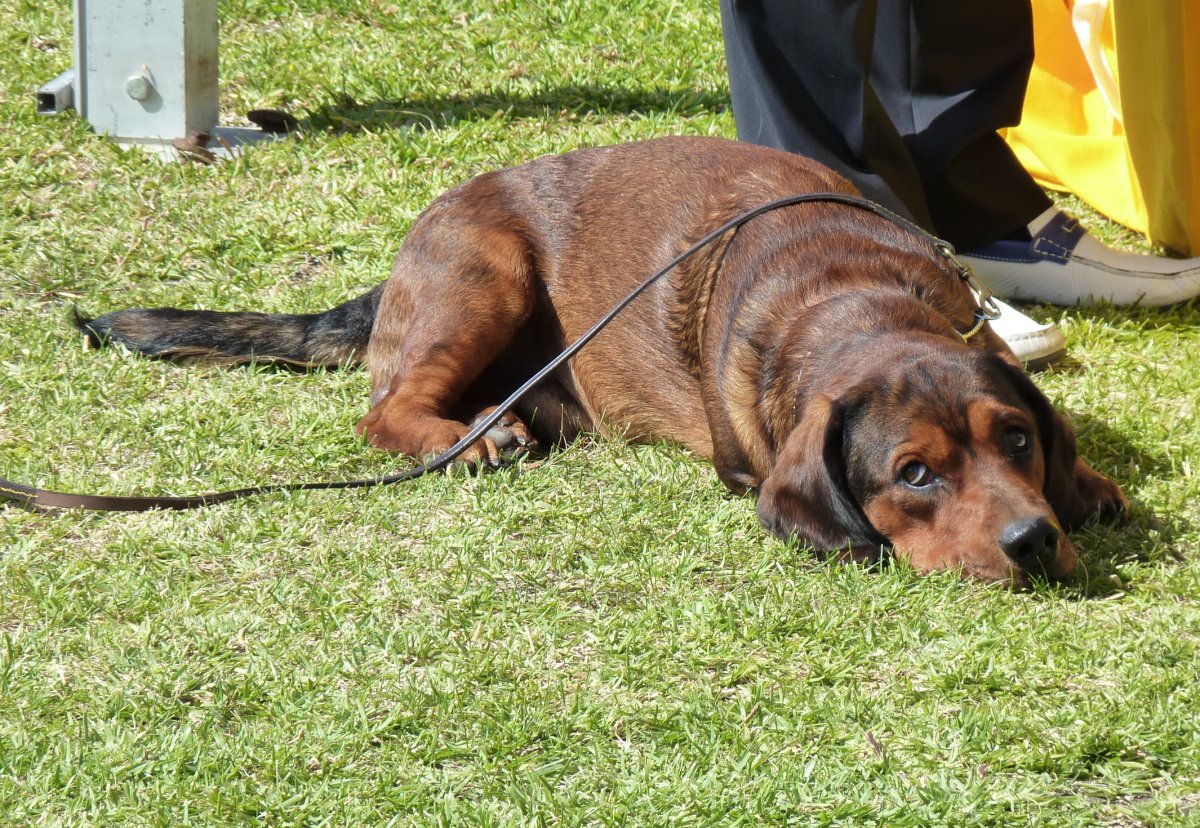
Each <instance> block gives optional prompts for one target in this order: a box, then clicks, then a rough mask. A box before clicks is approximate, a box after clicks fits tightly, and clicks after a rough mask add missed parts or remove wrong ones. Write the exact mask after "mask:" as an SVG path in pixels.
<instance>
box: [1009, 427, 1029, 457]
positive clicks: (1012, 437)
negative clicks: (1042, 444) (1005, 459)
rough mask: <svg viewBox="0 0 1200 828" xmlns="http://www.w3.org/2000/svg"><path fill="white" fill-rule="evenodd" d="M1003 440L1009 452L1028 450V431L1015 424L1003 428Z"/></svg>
mask: <svg viewBox="0 0 1200 828" xmlns="http://www.w3.org/2000/svg"><path fill="white" fill-rule="evenodd" d="M1004 442H1005V445H1006V446H1007V448H1008V453H1009V454H1024V453H1025V452H1027V451H1029V443H1030V440H1029V432H1028V431H1026V430H1025V429H1023V428H1016V427H1015V426H1014V427H1013V428H1008V429H1005V431H1004Z"/></svg>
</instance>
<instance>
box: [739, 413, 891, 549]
mask: <svg viewBox="0 0 1200 828" xmlns="http://www.w3.org/2000/svg"><path fill="white" fill-rule="evenodd" d="M845 414H846V405H845V404H844V403H843V402H841V401H837V400H833V399H830V398H829V397H827V396H822V397H820V398H819V399H817V400H816V401H815V402H814V403H812V404H811V405H809V406H808V407H807V410H806V411H805V413H804V416H803V418H802V419H801V420H800V422H799V424H798V425H797V426H796V427H795V429H793V430H792V433H791V434H790V435H789V436H788V438H787V440H786V442H785V443H784V445H783V450H782V451H781V452H780V453H779V456H778V458H777V459H776V461H775V466H774V467H773V468H772V469H771V473H770V474H768V475H767V479H766V480H764V481H763V484H762V487H761V489H760V491H759V496H758V516H759V519H760V520H762V522H763V525H764V526H766V527H767V529H769V530H770V531H771V533H772V534H773V535H775V536H776V537H779V538H784V539H786V538H788V537H791V536H793V535H794V536H796V537H797V538H799V539H800V540H802V541H806V542H807V543H808V544H809V545H810V546H812V547H813V548H814V549H817V550H820V551H824V552H828V551H833V550H850V552H851V555H850V557H854V558H856V559H862V558H864V557H865V558H871V557H875V556H877V554H878V550H879V547H880V545H881V544H884V543H886V541H885V540H884V539H883V538H882V537H881V536H880V535H879V533H878V532H876V531H875V529H874V528H873V527H872V526H871V524H870V522H869V521H868V520H867V518H866V515H864V514H863V511H862V508H861V507H860V506H859V505H858V503H856V502H855V500H854V498H853V496H852V495H851V493H850V489H849V486H848V485H847V482H846V464H845V460H844V443H845V437H846V434H845V430H846V417H845ZM872 550H873V551H872Z"/></svg>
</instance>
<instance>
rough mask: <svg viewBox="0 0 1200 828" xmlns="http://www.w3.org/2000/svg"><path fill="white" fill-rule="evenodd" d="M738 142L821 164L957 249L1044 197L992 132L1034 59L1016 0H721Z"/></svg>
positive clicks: (1012, 108)
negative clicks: (847, 0)
mask: <svg viewBox="0 0 1200 828" xmlns="http://www.w3.org/2000/svg"><path fill="white" fill-rule="evenodd" d="M721 12H722V20H723V23H724V36H725V50H726V61H727V63H728V66H729V79H730V92H731V95H732V98H733V111H734V121H735V123H736V125H737V130H738V137H739V138H740V139H741V140H744V141H748V142H750V143H756V144H763V145H765V146H771V147H775V148H777V149H785V150H789V151H791V152H796V153H799V154H801V155H807V156H809V157H812V158H816V159H817V160H819V161H821V162H823V163H825V164H828V165H829V166H831V167H833V168H834V169H836V170H837V171H838V172H840V173H842V174H843V175H845V176H846V177H847V178H849V179H850V180H851V181H853V182H854V183H855V185H856V186H858V187H859V189H861V190H862V191H863V192H864V193H865V194H866V195H868V196H869V197H871V198H874V199H875V200H877V201H879V202H881V203H883V204H885V205H886V206H888V207H891V208H893V209H896V210H899V211H901V212H903V213H906V214H907V215H909V216H911V217H913V218H914V219H915V220H916V221H917V222H918V223H919V224H921V225H923V226H925V227H926V228H927V229H929V230H931V231H932V232H935V233H938V234H939V235H942V236H944V237H945V238H947V240H949V241H950V242H952V243H953V244H955V245H958V246H960V247H971V246H976V245H980V244H986V243H987V242H991V241H994V240H995V239H998V238H1001V237H1003V236H1004V235H1006V234H1008V233H1010V232H1012V231H1013V230H1016V229H1018V228H1022V227H1024V225H1025V224H1026V223H1027V222H1029V221H1030V220H1031V219H1033V217H1034V216H1036V215H1038V214H1039V213H1040V212H1042V211H1043V210H1044V209H1046V207H1047V206H1049V203H1050V202H1049V200H1048V199H1047V198H1046V196H1045V195H1044V194H1043V193H1042V191H1041V189H1040V188H1039V187H1038V186H1037V185H1036V184H1035V183H1034V182H1033V179H1031V178H1030V177H1029V175H1028V173H1026V172H1025V170H1024V169H1023V168H1022V167H1021V165H1020V164H1019V163H1018V162H1017V160H1016V158H1015V157H1013V155H1012V153H1011V151H1010V150H1009V149H1008V146H1007V145H1006V144H1005V143H1004V141H1003V140H1002V139H1001V138H1000V137H999V136H998V135H997V134H996V130H997V129H998V128H1000V127H1003V126H1005V125H1007V124H1011V123H1016V122H1017V121H1018V120H1019V119H1020V112H1021V101H1022V99H1023V96H1024V91H1025V82H1026V79H1027V77H1028V73H1029V66H1030V63H1031V61H1032V53H1033V46H1032V44H1033V31H1032V24H1031V21H1030V11H1029V7H1028V5H1027V4H1024V3H1020V2H1017V3H1014V2H1012V0H976V2H974V3H962V2H961V0H917V2H916V7H914V3H913V2H912V0H857V2H850V3H847V2H845V0H841V1H840V2H839V1H838V0H804V2H800V3H796V2H785V1H784V0H722V3H721Z"/></svg>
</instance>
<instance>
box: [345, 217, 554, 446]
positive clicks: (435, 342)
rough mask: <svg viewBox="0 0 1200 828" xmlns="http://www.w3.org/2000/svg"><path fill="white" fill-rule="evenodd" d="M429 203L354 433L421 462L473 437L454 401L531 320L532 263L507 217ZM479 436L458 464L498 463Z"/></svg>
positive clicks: (400, 266)
mask: <svg viewBox="0 0 1200 828" xmlns="http://www.w3.org/2000/svg"><path fill="white" fill-rule="evenodd" d="M438 207H439V206H438V205H435V207H434V208H432V209H431V210H430V211H429V214H427V215H426V216H425V217H424V219H423V220H422V221H419V222H418V223H417V225H416V226H415V227H414V228H413V230H412V232H411V233H410V234H409V236H408V238H407V239H406V240H405V244H404V248H403V249H402V250H401V252H400V255H399V256H398V257H397V260H396V266H395V268H394V270H393V271H392V277H391V279H389V280H388V283H387V286H386V287H385V289H384V294H383V297H382V299H381V301H380V308H379V314H378V315H377V316H376V320H375V328H374V330H373V331H372V333H371V342H370V345H369V347H368V350H367V364H368V365H369V366H370V370H371V387H372V390H371V403H372V406H373V407H372V409H371V410H370V412H368V413H367V415H366V416H365V417H363V418H362V420H360V421H359V423H358V426H357V431H358V433H359V434H361V435H363V436H364V437H366V438H367V439H368V440H369V441H370V442H371V444H372V445H375V446H378V447H379V448H383V449H387V450H390V451H399V452H402V453H404V454H408V455H411V456H413V457H417V458H425V457H428V456H429V455H432V454H437V453H440V452H442V451H444V450H445V449H447V448H449V447H450V446H451V445H453V444H454V443H456V442H457V441H458V440H459V439H461V438H462V437H463V436H464V435H465V434H466V433H467V431H468V430H469V428H468V426H467V424H466V423H465V422H461V421H459V420H456V419H453V418H452V414H453V412H454V409H455V406H456V403H457V402H458V401H459V400H460V399H461V398H462V397H463V395H464V394H466V393H467V392H468V391H469V390H470V389H471V386H472V385H473V384H474V383H475V381H476V380H477V379H478V378H479V377H480V376H481V375H482V374H483V372H484V371H486V370H487V368H488V367H489V366H490V365H491V364H492V362H493V361H494V360H495V359H496V358H497V357H498V356H499V355H500V354H501V353H502V352H503V351H504V349H505V348H506V347H507V346H508V345H509V343H510V342H511V341H512V339H513V337H514V336H515V335H516V333H517V332H518V331H519V330H520V328H521V326H522V325H524V324H525V323H526V321H528V319H529V317H530V316H531V314H532V313H533V309H534V305H535V301H536V300H535V293H534V278H535V274H534V270H535V266H534V261H533V259H534V256H533V252H532V250H531V249H530V246H529V244H528V242H527V241H526V239H525V236H524V234H523V233H521V232H519V231H518V230H517V229H515V228H514V227H513V225H514V223H515V221H516V220H515V218H514V217H513V216H512V215H511V214H507V215H504V214H500V211H499V210H498V209H495V208H493V209H488V208H487V205H484V207H483V208H480V209H476V210H474V211H467V210H451V209H446V207H445V206H444V205H442V209H438ZM499 458H500V451H499V449H498V448H497V446H496V445H495V442H494V441H493V440H491V439H490V438H484V439H482V440H480V441H478V442H477V443H476V444H475V445H473V446H471V447H470V448H469V449H468V450H467V451H466V452H464V453H463V455H461V457H460V459H461V460H463V461H465V462H467V463H471V464H476V463H479V462H486V463H489V464H495V463H498V462H499Z"/></svg>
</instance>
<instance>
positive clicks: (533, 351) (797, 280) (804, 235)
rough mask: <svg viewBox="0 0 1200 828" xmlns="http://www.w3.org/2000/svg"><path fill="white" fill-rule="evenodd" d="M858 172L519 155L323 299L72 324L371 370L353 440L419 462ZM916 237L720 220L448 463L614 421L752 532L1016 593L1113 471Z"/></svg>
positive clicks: (715, 144) (155, 346)
mask: <svg viewBox="0 0 1200 828" xmlns="http://www.w3.org/2000/svg"><path fill="white" fill-rule="evenodd" d="M817 191H833V192H840V193H848V194H853V193H854V192H855V191H854V189H853V187H852V186H851V185H850V184H849V183H848V182H846V181H845V180H843V179H842V178H840V177H838V176H837V175H836V174H835V173H833V172H832V171H830V170H829V169H827V168H825V167H823V166H821V165H820V164H818V163H816V162H814V161H811V160H808V159H805V158H801V157H798V156H795V155H790V154H787V153H782V152H777V151H774V150H769V149H764V148H761V147H754V146H750V145H745V144H739V143H735V142H731V141H725V140H720V139H711V138H683V137H676V138H663V139H658V140H654V141H647V142H642V143H632V144H624V145H618V146H612V147H602V148H596V149H586V150H579V151H576V152H571V153H567V154H565V155H561V156H551V157H545V158H539V159H537V160H535V161H532V162H530V163H528V164H525V165H522V166H519V167H515V168H512V169H507V170H501V171H498V172H492V173H488V174H485V175H481V176H479V177H477V178H475V179H472V180H470V181H468V182H466V183H465V184H462V185H461V186H458V187H456V188H454V189H452V190H450V191H449V192H447V193H445V194H443V195H442V196H441V197H440V198H438V199H437V200H436V201H434V202H433V204H432V205H430V206H429V208H428V209H427V210H425V212H424V213H423V214H422V215H421V216H420V218H419V219H418V220H417V222H416V223H415V224H414V226H413V228H412V230H411V231H410V232H409V234H408V237H407V238H406V239H405V242H404V245H403V247H402V249H401V250H400V253H399V255H398V257H397V259H396V263H395V267H394V269H393V270H392V275H391V278H389V279H388V280H387V281H386V282H385V283H384V284H382V285H379V286H378V287H376V288H374V289H373V290H371V291H369V292H368V293H366V294H365V295H363V296H360V297H358V298H356V299H352V300H350V301H349V302H346V303H345V304H343V305H339V306H338V307H336V308H333V309H332V310H328V311H326V312H324V313H315V314H299V315H271V314H261V313H216V312H211V311H189V310H176V309H173V308H158V309H132V310H123V311H117V312H115V313H110V314H107V315H105V316H101V317H99V318H97V319H91V320H83V319H81V320H80V325H81V327H82V329H83V330H84V332H85V333H86V334H87V335H88V336H89V338H91V339H92V340H93V341H94V342H95V343H101V342H107V341H111V342H118V343H121V344H123V345H126V346H128V347H129V348H132V349H134V350H137V351H140V352H141V353H144V354H147V355H151V356H157V357H170V358H179V357H202V358H206V359H213V360H224V361H235V362H236V361H248V360H250V359H254V360H257V361H270V360H276V361H281V362H287V363H293V364H298V365H305V366H316V365H329V366H333V365H342V364H346V363H355V362H363V361H365V362H366V363H367V366H368V368H369V370H370V375H371V409H370V411H369V412H368V413H367V415H366V416H365V417H363V418H362V420H361V421H360V422H359V423H358V431H359V433H360V434H362V435H363V436H365V437H366V439H367V440H369V441H370V442H371V444H373V445H375V446H378V447H379V448H382V449H387V450H389V451H397V452H401V453H404V454H407V455H411V456H413V457H416V458H422V457H426V456H428V455H431V454H434V453H438V452H440V451H442V450H444V449H446V448H448V447H449V446H451V445H452V444H453V443H455V442H456V441H457V440H458V439H459V438H461V437H463V436H464V435H465V434H466V433H467V431H468V429H469V424H470V423H472V422H473V421H475V420H476V418H477V417H478V416H479V415H480V414H481V413H487V412H491V411H493V410H494V406H495V405H496V404H497V403H498V402H499V401H501V400H503V399H504V398H505V397H506V396H507V395H508V394H509V393H510V392H511V391H512V390H513V389H514V388H516V387H517V386H518V385H519V384H520V383H521V382H522V381H523V380H525V379H526V378H527V377H529V376H531V375H532V374H533V373H534V372H535V371H536V370H537V369H538V368H540V367H541V366H542V365H544V364H545V363H546V362H548V361H549V360H550V359H551V358H552V357H553V356H554V355H556V354H557V353H558V352H559V351H560V350H562V348H563V346H564V345H565V344H568V343H570V342H572V341H574V340H575V339H576V338H577V337H578V336H579V335H580V334H581V333H582V332H584V331H585V330H586V329H587V328H588V327H589V326H590V325H591V324H592V323H593V322H594V321H595V320H596V319H597V318H599V317H600V315H601V314H602V313H604V312H605V311H606V310H607V309H609V308H610V307H612V306H613V305H615V304H616V303H617V302H618V301H619V300H620V299H621V298H622V297H623V296H624V295H625V294H626V293H628V291H629V290H630V289H631V288H632V287H634V286H635V285H636V284H637V282H638V280H640V279H641V278H642V276H644V275H645V274H647V273H649V272H650V271H651V270H653V269H654V268H656V267H658V266H660V265H662V264H664V263H665V262H667V261H669V260H670V259H671V258H672V257H673V256H675V255H676V254H678V253H680V252H681V251H683V250H685V249H686V248H687V247H688V246H690V245H691V244H692V243H693V242H694V241H696V240H697V239H699V238H701V237H702V236H704V235H705V234H706V233H707V232H709V231H711V230H713V229H715V228H717V227H719V226H720V225H721V224H722V223H723V222H724V221H726V220H727V219H729V218H731V217H732V216H734V215H736V214H738V213H740V212H742V211H743V210H746V209H748V208H751V207H754V206H757V205H759V204H761V203H764V202H767V201H770V200H772V199H776V198H779V197H781V196H787V195H791V194H796V193H806V192H817ZM975 310H976V302H975V299H974V297H973V295H972V293H971V291H970V289H969V288H968V286H967V285H966V284H965V283H964V281H963V280H962V279H961V278H960V274H959V273H958V272H957V271H956V269H955V268H954V267H953V266H952V264H951V263H950V262H949V260H948V259H947V257H945V256H944V255H942V254H941V253H939V251H938V250H937V249H936V248H935V247H934V246H933V245H932V244H931V243H930V242H929V240H928V239H926V238H923V237H921V236H919V235H917V234H915V233H912V232H911V231H908V230H906V229H904V228H902V227H900V226H898V225H896V224H895V223H893V222H891V221H889V220H887V219H886V218H883V217H881V216H878V215H876V214H873V213H871V212H867V211H865V210H862V209H855V208H854V207H851V206H846V205H843V204H837V203H812V204H802V205H795V206H790V207H786V208H782V209H779V210H776V211H774V212H771V213H767V214H765V215H762V216H760V217H758V218H756V219H754V220H753V221H751V222H749V223H747V224H745V225H743V226H741V227H740V228H738V229H736V230H732V231H729V232H727V233H725V234H723V235H722V236H721V237H720V238H719V239H718V240H717V241H715V242H714V243H712V244H710V245H708V246H707V247H705V248H704V249H703V250H701V251H700V252H699V253H698V254H697V255H695V256H692V257H691V258H689V259H687V260H686V261H685V262H684V263H683V264H681V265H680V266H679V267H677V268H676V269H675V270H673V271H672V272H671V273H670V274H669V275H668V276H667V277H666V278H664V279H662V280H660V281H659V282H657V283H656V284H655V285H654V286H653V287H652V288H651V289H650V290H649V291H648V292H647V293H646V294H645V295H643V296H642V297H641V298H640V299H638V300H637V301H636V302H634V303H633V304H632V305H631V306H630V307H629V308H628V309H627V310H626V311H625V312H624V313H623V314H622V315H620V316H618V317H617V318H616V319H615V320H614V321H613V322H612V324H611V325H609V326H608V327H607V328H606V329H605V330H604V331H603V332H602V333H601V334H600V335H599V336H598V337H597V338H596V340H595V341H594V342H592V343H591V344H590V345H588V346H587V347H586V348H585V349H584V350H582V351H581V352H580V353H579V354H578V355H577V356H575V357H574V358H573V359H572V360H570V362H569V363H568V364H567V365H566V366H564V367H563V368H562V369H561V370H559V371H558V372H557V373H556V374H554V375H552V376H551V377H550V378H548V379H547V380H546V381H545V382H544V383H542V384H541V385H540V386H538V387H537V388H536V389H535V390H534V392H533V393H531V394H530V395H528V396H527V397H526V398H524V399H523V400H522V401H521V402H520V403H519V404H518V405H517V406H516V409H515V410H513V411H511V412H508V413H506V414H505V416H504V418H503V419H502V420H501V423H500V427H499V428H495V429H493V430H492V431H490V432H488V435H487V436H485V437H484V438H482V439H480V440H479V441H477V442H476V443H474V444H473V445H472V446H471V447H470V448H469V450H468V451H467V453H466V454H465V455H464V460H466V461H467V462H470V463H473V464H479V465H486V464H492V465H494V464H497V463H499V462H500V461H501V457H502V453H503V452H504V451H505V450H506V449H511V448H514V447H519V448H523V449H530V450H532V449H534V448H535V447H536V446H538V445H539V444H540V445H552V444H561V443H564V442H567V441H570V440H572V439H574V438H575V437H576V436H577V435H578V434H580V433H581V432H584V431H591V430H594V429H603V428H606V427H612V428H614V429H615V430H618V431H620V432H621V433H623V434H625V435H627V436H628V437H629V438H631V439H634V440H646V441H653V440H672V441H675V442H678V443H681V444H683V445H684V446H686V447H688V448H689V449H691V450H692V451H693V452H695V453H696V454H699V455H702V456H704V457H708V458H711V460H712V461H713V463H714V464H715V466H716V470H717V473H718V474H719V475H720V478H721V480H722V481H724V483H725V484H726V485H727V486H728V487H729V488H730V489H732V490H733V491H734V492H738V493H743V492H747V491H754V492H756V493H757V494H758V513H759V516H760V517H761V519H762V522H763V524H764V525H765V526H766V527H767V528H768V529H769V530H770V531H771V532H772V533H774V534H775V535H777V536H779V537H783V538H786V537H790V536H797V537H799V538H800V539H801V540H803V541H804V542H806V543H807V544H809V545H811V546H812V547H813V548H815V549H817V550H822V551H830V552H833V551H838V552H839V553H840V554H843V555H847V556H849V557H874V556H876V555H878V554H879V550H880V549H881V548H887V547H891V548H893V549H894V551H895V554H897V555H898V556H900V557H903V558H905V559H907V560H908V561H909V562H910V563H911V564H912V566H913V567H915V568H916V569H918V570H921V571H932V570H939V569H946V568H958V569H961V570H962V571H963V572H965V573H967V574H969V575H972V576H975V577H978V578H982V579H986V580H990V581H1002V582H1008V583H1011V584H1014V585H1017V586H1020V585H1024V584H1026V583H1027V582H1028V578H1029V576H1030V575H1034V574H1040V573H1044V574H1045V575H1048V576H1050V577H1052V578H1062V577H1064V576H1066V575H1068V574H1070V572H1071V571H1072V569H1073V568H1074V566H1075V562H1076V549H1075V546H1074V545H1073V544H1072V543H1071V541H1070V540H1069V539H1068V538H1067V536H1066V534H1065V530H1068V529H1071V528H1072V527H1075V526H1077V525H1078V524H1080V523H1082V522H1083V521H1085V520H1087V519H1088V518H1089V517H1091V516H1093V515H1096V514H1101V515H1104V516H1107V517H1120V516H1123V515H1124V514H1125V512H1126V508H1127V504H1126V500H1125V497H1124V495H1123V494H1122V492H1121V490H1120V488H1119V487H1118V486H1117V485H1116V484H1114V483H1113V482H1112V481H1110V480H1108V479H1107V478H1105V477H1103V476H1102V475H1100V474H1098V473H1097V472H1095V471H1093V470H1092V469H1091V468H1090V467H1089V466H1088V465H1087V464H1086V463H1085V462H1084V461H1083V460H1082V459H1081V458H1079V457H1078V456H1077V455H1076V451H1075V438H1074V435H1073V433H1072V431H1071V429H1070V428H1069V427H1068V426H1067V424H1066V423H1065V422H1064V420H1063V419H1062V417H1061V416H1059V414H1057V413H1056V412H1055V411H1054V410H1053V409H1052V408H1051V406H1050V404H1049V403H1048V401H1047V400H1046V398H1045V397H1044V396H1043V395H1042V394H1041V392H1040V391H1038V389H1037V388H1036V387H1035V386H1034V384H1033V383H1032V382H1031V381H1030V380H1029V379H1028V378H1027V377H1026V376H1025V373H1024V372H1023V371H1022V369H1021V366H1020V364H1019V363H1018V362H1017V360H1016V358H1015V357H1014V356H1013V355H1012V353H1011V352H1010V351H1009V350H1008V348H1007V346H1006V345H1005V344H1004V342H1003V341H1002V340H1001V339H1000V338H999V337H997V336H996V335H995V334H994V333H993V332H992V331H991V330H989V329H988V328H987V327H986V326H984V328H983V329H982V330H980V331H979V333H978V334H977V335H975V336H969V337H964V335H963V333H962V332H964V331H967V330H968V329H971V328H972V327H973V325H972V323H973V321H974V313H975Z"/></svg>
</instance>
